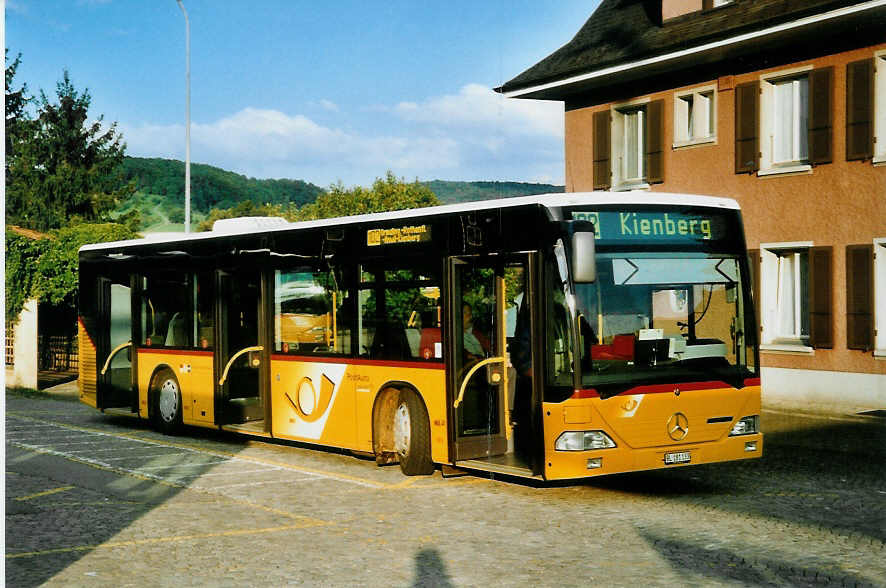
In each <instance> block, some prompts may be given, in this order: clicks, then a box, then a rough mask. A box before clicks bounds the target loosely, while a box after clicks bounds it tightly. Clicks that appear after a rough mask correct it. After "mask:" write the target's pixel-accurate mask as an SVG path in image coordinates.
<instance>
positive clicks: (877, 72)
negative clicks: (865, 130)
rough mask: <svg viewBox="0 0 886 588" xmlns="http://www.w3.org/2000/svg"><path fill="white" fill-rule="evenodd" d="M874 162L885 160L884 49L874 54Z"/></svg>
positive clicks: (885, 78) (885, 63) (885, 99)
mask: <svg viewBox="0 0 886 588" xmlns="http://www.w3.org/2000/svg"><path fill="white" fill-rule="evenodd" d="M873 116H874V163H884V162H886V50H883V51H878V52H877V53H876V55H875V56H874V114H873Z"/></svg>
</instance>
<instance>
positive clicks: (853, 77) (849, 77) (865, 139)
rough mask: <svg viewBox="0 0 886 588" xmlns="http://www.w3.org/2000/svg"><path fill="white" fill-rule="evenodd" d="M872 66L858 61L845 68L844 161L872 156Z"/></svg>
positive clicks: (870, 62)
mask: <svg viewBox="0 0 886 588" xmlns="http://www.w3.org/2000/svg"><path fill="white" fill-rule="evenodd" d="M873 76H874V65H873V60H872V59H862V60H861V61H854V62H852V63H849V64H847V65H846V160H847V161H855V160H860V159H870V158H871V157H872V156H873V152H874V149H873V145H874V127H873V118H874V117H873V114H874V113H873V105H874V95H873V90H874V77H873Z"/></svg>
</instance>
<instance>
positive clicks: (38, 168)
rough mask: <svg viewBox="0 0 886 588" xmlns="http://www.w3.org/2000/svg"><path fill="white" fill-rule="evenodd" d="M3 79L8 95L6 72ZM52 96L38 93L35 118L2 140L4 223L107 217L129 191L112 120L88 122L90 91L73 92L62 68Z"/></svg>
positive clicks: (52, 223)
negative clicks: (4, 158) (7, 140)
mask: <svg viewBox="0 0 886 588" xmlns="http://www.w3.org/2000/svg"><path fill="white" fill-rule="evenodd" d="M18 63H19V59H18V58H17V59H16V61H15V62H13V64H12V65H13V66H14V68H13V70H12V72H11V74H12V76H13V77H14V75H15V68H17V67H18ZM6 77H7V95H9V94H10V89H9V88H10V82H11V76H10V71H9V70H7V72H6ZM22 91H23V90H22ZM56 100H57V101H56V102H52V101H50V99H49V98H48V97H47V96H46V94H45V93H44V92H43V91H41V92H40V97H39V99H38V101H37V118H36V119H35V120H28V121H27V124H25V123H24V122H23V123H22V130H23V132H21V133H19V134H18V135H17V136H14V137H12V138H11V139H12V143H11V144H7V185H6V219H7V222H9V223H12V224H19V225H22V226H27V227H29V228H33V229H37V230H41V231H45V230H48V229H53V228H58V227H62V226H65V225H68V224H72V223H76V222H78V221H96V220H101V219H106V218H107V213H109V212H110V211H111V210H113V208H114V206H115V204H116V201H117V200H119V199H121V198H123V197H128V196H129V195H131V194H132V192H133V191H134V187H133V186H132V185H131V184H125V182H124V181H123V179H122V176H121V174H120V166H121V164H122V162H123V154H124V151H125V149H126V145H125V143H123V141H122V136H121V135H120V134H119V133H118V132H117V123H113V124H112V125H111V126H110V127H109V128H108V129H104V128H103V122H104V116H99V117H98V119H96V120H93V121H92V122H90V121H89V120H88V113H89V105H90V103H91V101H92V98H91V96H90V94H89V90H88V89H87V90H83V92H78V91H77V90H76V88H75V87H74V84H73V83H72V82H71V78H70V75H69V74H68V72H67V70H65V71H64V75H63V78H62V81H61V82H59V83H58V85H57V86H56Z"/></svg>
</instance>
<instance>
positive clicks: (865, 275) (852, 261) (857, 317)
mask: <svg viewBox="0 0 886 588" xmlns="http://www.w3.org/2000/svg"><path fill="white" fill-rule="evenodd" d="M873 269H874V246H873V245H848V246H847V247H846V347H848V348H849V349H860V350H862V351H870V350H871V349H873V348H874V313H873V309H874V279H873Z"/></svg>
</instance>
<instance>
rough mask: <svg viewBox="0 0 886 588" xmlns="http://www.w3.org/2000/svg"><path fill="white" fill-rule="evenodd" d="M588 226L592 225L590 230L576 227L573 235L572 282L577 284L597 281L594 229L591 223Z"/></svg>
mask: <svg viewBox="0 0 886 588" xmlns="http://www.w3.org/2000/svg"><path fill="white" fill-rule="evenodd" d="M576 224H577V223H576ZM582 224H584V223H582ZM588 225H590V226H589V227H588V228H585V227H579V226H576V227H575V232H573V233H572V281H573V282H575V283H576V284H589V283H591V282H595V281H597V257H596V244H595V243H594V229H593V225H591V224H590V223H588Z"/></svg>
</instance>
